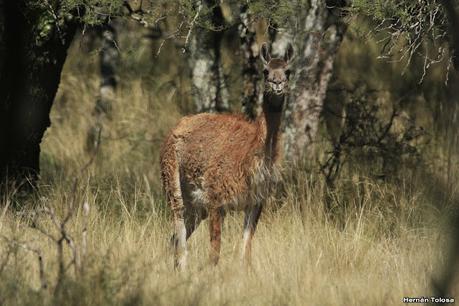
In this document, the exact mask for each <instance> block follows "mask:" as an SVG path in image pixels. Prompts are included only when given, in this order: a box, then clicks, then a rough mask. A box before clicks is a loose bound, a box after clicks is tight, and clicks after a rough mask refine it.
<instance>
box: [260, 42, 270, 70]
mask: <svg viewBox="0 0 459 306" xmlns="http://www.w3.org/2000/svg"><path fill="white" fill-rule="evenodd" d="M260 59H261V61H262V62H263V65H264V66H265V67H266V66H268V63H269V62H270V61H271V54H270V53H269V46H268V44H267V43H263V44H262V45H261V50H260Z"/></svg>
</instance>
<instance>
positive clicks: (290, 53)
mask: <svg viewBox="0 0 459 306" xmlns="http://www.w3.org/2000/svg"><path fill="white" fill-rule="evenodd" d="M293 54H294V53H293V46H292V44H291V43H288V45H287V49H285V54H284V61H285V62H286V63H287V64H290V62H291V61H292V59H293V57H294V55H293Z"/></svg>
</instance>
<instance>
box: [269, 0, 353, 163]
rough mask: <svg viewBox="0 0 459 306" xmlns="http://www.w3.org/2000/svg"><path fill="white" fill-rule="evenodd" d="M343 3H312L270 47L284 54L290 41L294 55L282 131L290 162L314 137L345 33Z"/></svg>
mask: <svg viewBox="0 0 459 306" xmlns="http://www.w3.org/2000/svg"><path fill="white" fill-rule="evenodd" d="M331 2H333V3H331ZM345 4H346V3H345V1H325V0H311V1H310V7H309V10H308V11H307V14H306V15H305V16H303V15H300V16H299V18H298V20H296V22H294V24H297V25H298V26H296V27H292V28H293V29H294V30H293V32H291V31H290V32H283V33H278V35H277V37H276V41H275V43H274V44H273V48H274V51H275V52H276V53H278V54H283V51H284V49H285V47H286V45H287V43H288V42H289V41H293V42H294V45H295V47H296V53H297V54H296V59H295V60H294V63H293V67H292V71H293V78H292V80H291V95H290V99H289V102H288V103H287V106H286V111H285V120H284V122H285V125H284V129H283V133H284V146H285V154H286V158H287V159H289V160H292V161H298V160H299V159H300V158H301V157H302V155H303V154H304V151H305V150H309V149H310V147H311V144H312V143H313V141H314V139H315V136H316V134H317V130H318V126H319V120H320V114H321V112H322V108H323V104H324V101H325V95H326V92H327V87H328V82H329V80H330V78H331V75H332V72H333V62H334V59H335V55H336V53H337V50H338V47H339V45H340V43H341V41H342V39H343V36H344V33H345V31H346V25H345V24H344V22H343V21H342V19H341V16H340V12H341V8H342V7H343V6H344V5H345ZM292 23H293V22H292Z"/></svg>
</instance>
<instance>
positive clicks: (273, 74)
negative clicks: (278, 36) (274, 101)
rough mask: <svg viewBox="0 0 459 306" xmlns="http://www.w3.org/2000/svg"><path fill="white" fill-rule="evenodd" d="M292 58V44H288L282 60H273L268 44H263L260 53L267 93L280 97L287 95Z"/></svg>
mask: <svg viewBox="0 0 459 306" xmlns="http://www.w3.org/2000/svg"><path fill="white" fill-rule="evenodd" d="M292 58H293V47H292V44H290V43H289V44H288V46H287V49H286V50H285V54H284V56H283V57H282V58H271V52H270V50H269V47H268V44H267V43H263V45H262V46H261V51H260V59H261V61H262V62H263V66H264V75H265V91H269V92H272V93H274V94H275V95H279V96H280V95H283V94H285V93H287V91H288V80H289V76H290V61H291V60H292Z"/></svg>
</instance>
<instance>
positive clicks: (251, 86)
mask: <svg viewBox="0 0 459 306" xmlns="http://www.w3.org/2000/svg"><path fill="white" fill-rule="evenodd" d="M240 19H241V22H240V24H239V27H238V29H239V37H240V39H241V51H242V52H241V53H242V78H243V97H242V112H243V113H244V114H245V115H246V116H247V117H248V118H250V119H252V120H253V119H255V117H256V116H257V113H258V112H259V111H258V109H259V107H260V105H261V100H262V97H263V90H262V88H261V85H262V84H261V77H260V73H259V68H258V55H259V46H258V44H257V41H256V28H255V26H256V24H255V21H254V20H253V18H252V16H251V15H250V13H249V12H248V6H247V4H245V5H242V6H241V8H240Z"/></svg>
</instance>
